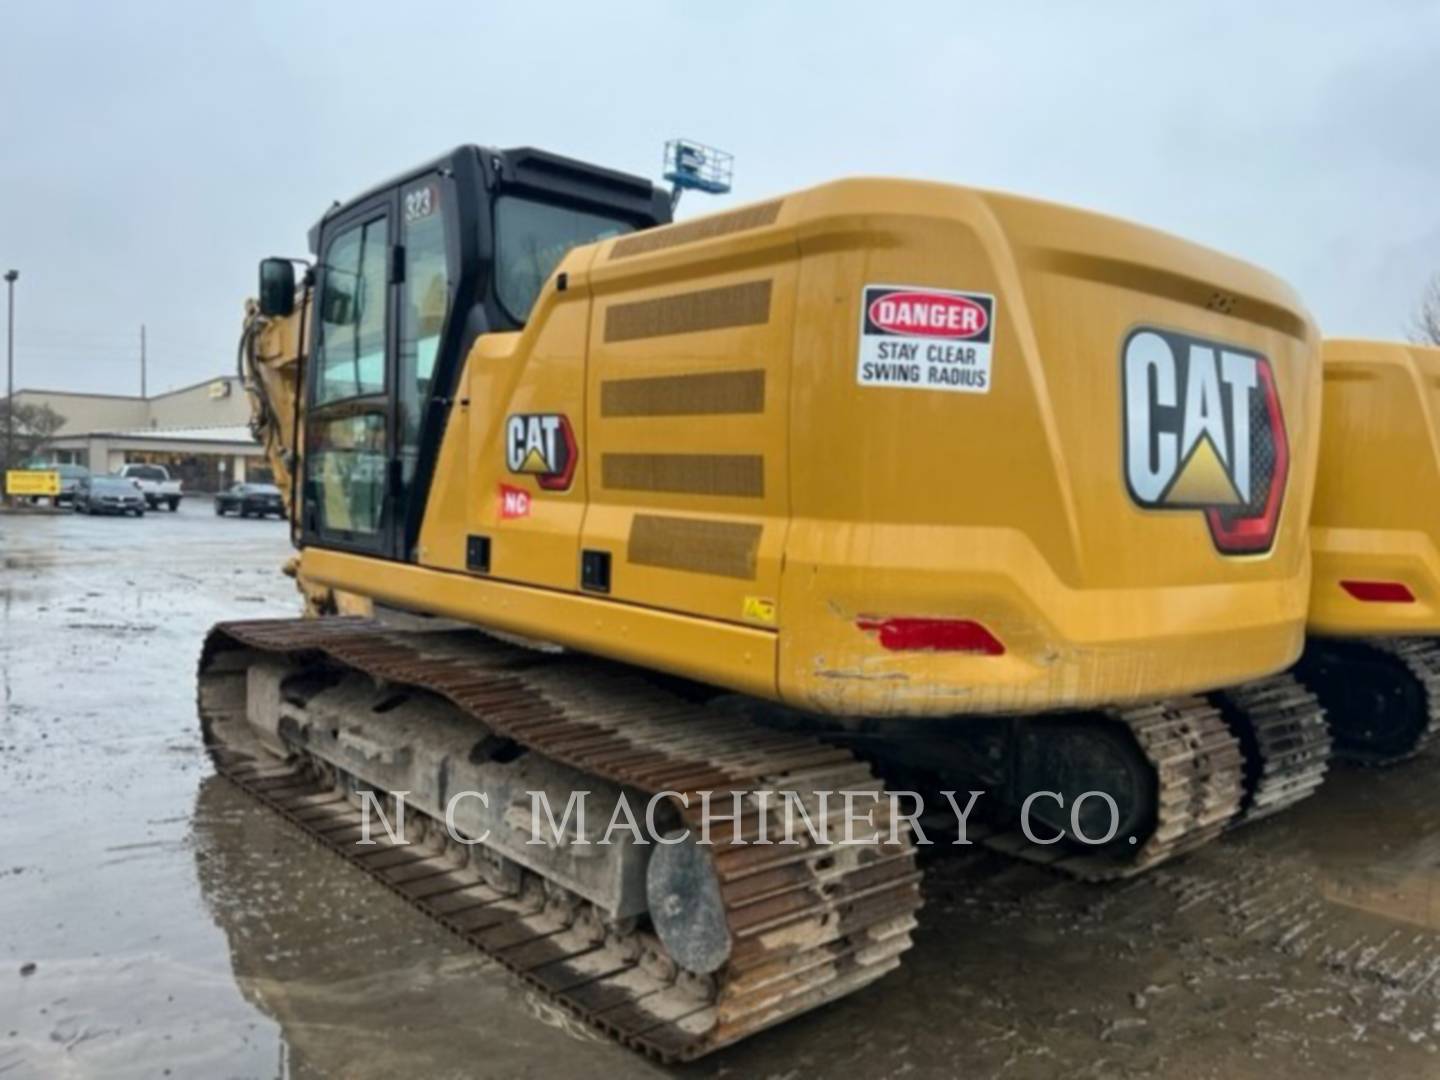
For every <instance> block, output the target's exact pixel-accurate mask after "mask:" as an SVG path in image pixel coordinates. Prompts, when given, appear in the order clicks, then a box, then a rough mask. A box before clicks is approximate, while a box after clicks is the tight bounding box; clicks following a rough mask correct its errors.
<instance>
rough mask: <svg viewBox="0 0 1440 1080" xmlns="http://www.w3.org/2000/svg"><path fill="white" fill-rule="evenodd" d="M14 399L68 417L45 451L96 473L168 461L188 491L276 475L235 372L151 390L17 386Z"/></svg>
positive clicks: (167, 463)
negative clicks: (141, 393)
mask: <svg viewBox="0 0 1440 1080" xmlns="http://www.w3.org/2000/svg"><path fill="white" fill-rule="evenodd" d="M15 404H16V405H17V406H20V405H48V406H49V407H50V408H52V409H54V410H55V412H56V413H58V414H59V415H60V416H61V417H63V418H64V420H65V423H64V425H63V426H62V427H61V428H60V430H59V433H58V435H57V436H56V438H55V439H54V440H53V441H52V442H51V443H50V448H49V450H48V451H47V452H46V456H47V457H48V458H50V459H52V460H54V461H57V462H63V463H70V464H76V465H84V466H86V467H87V468H88V469H89V470H90V471H91V472H94V473H109V472H115V471H116V470H117V469H119V468H120V466H122V465H125V464H127V463H129V462H134V461H141V462H146V463H147V464H154V465H164V466H165V467H166V468H167V469H169V471H170V474H171V475H172V476H176V477H178V478H179V479H180V481H181V484H182V485H183V486H184V488H185V490H187V491H218V490H220V489H221V488H222V487H224V486H226V485H227V484H230V483H232V482H234V481H238V480H256V481H263V480H268V479H270V470H269V468H268V467H267V465H266V461H265V456H264V451H263V450H262V449H261V447H260V444H259V443H257V442H256V441H255V439H254V438H253V437H252V436H251V434H250V429H249V427H248V426H247V425H248V423H249V420H250V403H249V401H248V399H247V398H246V395H245V388H244V386H242V385H241V382H240V380H239V379H238V378H237V377H236V376H234V375H222V376H219V377H217V378H214V379H207V380H205V381H204V382H201V383H196V384H195V385H193V386H186V387H182V388H181V389H179V390H171V391H169V392H167V393H164V394H154V395H152V396H150V397H130V396H126V395H121V394H78V393H73V392H71V391H68V390H17V391H16V392H15Z"/></svg>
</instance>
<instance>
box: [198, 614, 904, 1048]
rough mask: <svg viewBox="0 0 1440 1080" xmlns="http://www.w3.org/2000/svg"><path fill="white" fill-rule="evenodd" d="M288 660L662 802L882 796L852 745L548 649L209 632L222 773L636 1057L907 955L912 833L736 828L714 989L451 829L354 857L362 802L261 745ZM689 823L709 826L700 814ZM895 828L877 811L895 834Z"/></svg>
mask: <svg viewBox="0 0 1440 1080" xmlns="http://www.w3.org/2000/svg"><path fill="white" fill-rule="evenodd" d="M277 656H280V657H288V658H291V659H293V660H294V661H296V662H298V663H300V664H325V665H332V666H341V667H344V668H348V669H351V670H355V671H359V672H364V673H366V674H368V675H370V676H371V677H373V678H375V679H376V680H381V681H383V682H385V683H387V684H393V685H397V686H412V687H418V688H423V689H424V690H427V691H429V692H430V693H432V694H436V695H438V696H440V697H442V698H445V699H448V700H449V701H450V702H451V703H452V704H453V705H454V706H455V707H456V708H458V709H460V710H463V711H464V712H466V713H467V714H469V715H470V716H472V717H473V718H474V719H475V720H476V721H477V723H479V724H483V725H484V726H485V728H487V729H488V730H490V731H491V732H494V733H496V734H498V735H501V736H503V737H505V738H508V739H511V740H513V741H514V742H515V743H518V744H520V745H522V746H524V747H527V748H529V749H530V750H532V751H534V752H536V753H539V754H542V755H545V756H547V757H550V758H552V759H553V760H556V761H559V762H562V763H564V764H566V765H569V766H572V767H574V768H576V769H580V770H582V771H584V772H586V773H589V774H591V775H595V776H597V777H603V778H605V779H607V780H609V781H611V782H613V783H616V784H620V785H624V786H626V787H628V788H631V789H637V790H639V791H641V792H646V793H651V794H653V793H658V792H661V791H677V792H686V793H698V792H700V791H704V790H711V791H716V792H725V791H749V792H754V791H772V792H777V793H778V792H784V791H793V792H796V793H797V794H798V795H799V796H800V797H801V798H805V797H806V796H807V794H808V795H813V794H814V793H815V792H818V791H837V790H862V791H864V790H872V791H878V790H879V783H878V781H875V780H874V778H873V777H872V776H871V773H870V770H869V768H868V767H867V766H865V765H863V764H861V763H859V762H857V761H856V760H855V759H854V758H853V757H852V756H851V755H850V754H849V753H848V752H847V751H845V750H841V749H837V748H835V747H831V746H826V745H824V744H822V743H820V742H817V741H816V740H813V739H810V738H807V737H803V736H797V735H789V734H782V733H777V732H773V731H767V730H763V729H760V728H757V727H755V726H753V725H752V724H750V723H749V722H748V721H745V720H743V719H740V718H737V717H734V716H727V715H724V714H723V713H719V712H717V711H715V710H710V709H706V708H704V707H703V706H697V705H693V704H690V703H687V702H685V701H682V700H680V699H678V698H676V697H675V696H673V695H671V694H669V693H666V692H665V691H663V690H660V689H658V688H656V687H655V686H654V685H653V684H651V683H649V682H646V681H644V680H642V679H640V678H638V677H636V676H635V675H633V674H630V673H628V672H625V671H623V670H619V669H616V668H615V667H613V666H610V665H604V664H600V663H598V662H591V661H586V660H579V659H576V658H570V657H567V658H553V657H540V656H537V654H534V653H531V652H525V651H522V650H519V649H516V648H514V647H512V646H509V645H505V644H502V643H499V642H495V641H493V640H491V639H488V638H485V637H483V636H480V635H463V636H457V635H448V634H447V635H440V634H416V633H400V632H395V631H393V630H388V629H386V628H384V627H383V626H380V625H378V624H376V623H373V622H370V621H368V620H358V619H315V620H301V619H296V620H276V621H266V622H247V623H227V624H222V625H220V626H218V627H216V628H215V629H214V630H213V631H212V632H211V634H210V636H209V638H208V639H207V641H206V643H205V648H204V652H203V654H202V658H201V662H200V693H199V707H200V715H201V721H202V725H203V728H204V731H205V736H206V742H207V745H208V746H209V747H210V749H211V753H212V757H213V759H214V761H215V765H216V768H217V770H218V771H219V772H220V773H221V774H222V775H224V776H226V777H227V778H228V779H230V780H231V781H233V782H234V783H236V784H237V785H239V786H240V787H241V788H243V789H244V790H246V791H247V792H249V793H250V794H252V795H254V796H255V797H256V798H257V799H259V800H260V801H261V802H263V803H265V804H266V805H267V806H270V807H271V808H273V809H274V810H276V811H277V812H279V813H280V814H282V815H284V816H285V817H286V818H287V819H288V820H289V821H291V822H293V823H294V824H295V825H296V826H298V827H299V828H301V829H303V830H304V831H305V832H306V833H307V834H309V835H310V836H311V837H313V838H314V839H315V840H316V841H317V842H319V843H320V844H322V845H323V846H325V847H327V848H328V849H330V850H331V851H333V852H335V853H336V854H339V855H341V856H343V857H344V858H345V859H347V860H348V861H349V862H350V863H351V864H352V865H355V866H357V867H359V868H360V869H363V870H365V871H366V872H367V873H369V874H370V875H371V876H372V877H374V878H376V879H377V880H378V881H380V882H382V883H383V884H385V885H386V886H387V887H388V888H390V889H391V890H393V891H394V892H395V893H397V894H398V895H400V896H402V897H403V898H405V899H406V900H407V901H408V902H409V903H410V904H412V905H413V906H414V907H415V908H417V909H418V910H420V911H422V912H424V913H425V914H427V915H429V916H430V917H431V918H432V919H435V920H436V921H437V922H439V923H440V924H441V925H443V926H445V927H447V928H448V929H450V930H451V931H453V932H454V933H456V934H458V935H459V936H461V937H462V938H464V939H465V940H466V941H468V942H470V943H471V944H473V945H475V946H477V947H478V948H480V949H482V950H484V951H485V952H486V953H488V954H489V955H491V956H493V957H495V958H496V959H497V960H499V961H500V962H501V963H503V964H505V965H506V966H507V967H508V968H510V970H512V971H514V972H515V973H516V974H518V975H520V976H521V977H522V978H524V979H525V980H526V981H527V982H529V983H530V985H532V986H533V987H535V988H536V989H537V990H539V991H541V992H543V993H545V994H546V995H547V996H548V997H549V998H551V999H552V1000H554V1001H556V1002H558V1003H559V1004H561V1005H563V1006H565V1007H566V1008H568V1009H570V1010H571V1011H572V1012H573V1013H574V1014H575V1015H577V1016H579V1017H581V1018H583V1019H584V1020H586V1021H588V1022H589V1023H591V1024H593V1025H594V1026H596V1027H597V1028H599V1029H601V1030H603V1031H605V1032H607V1033H608V1034H610V1035H612V1036H614V1037H615V1038H616V1039H619V1040H620V1041H622V1042H624V1043H625V1044H627V1045H629V1046H631V1047H633V1048H635V1049H637V1050H641V1051H643V1052H645V1053H647V1054H650V1055H652V1056H654V1057H655V1058H657V1059H660V1060H662V1061H676V1060H690V1059H693V1058H697V1057H700V1056H703V1055H704V1054H707V1053H710V1052H712V1051H714V1050H716V1049H718V1048H720V1047H722V1046H725V1045H727V1044H730V1043H733V1042H735V1041H737V1040H739V1039H742V1038H745V1037H747V1036H749V1035H752V1034H754V1033H755V1032H757V1031H760V1030H762V1029H763V1028H766V1027H769V1026H771V1025H773V1024H776V1023H779V1022H781V1021H783V1020H786V1019H788V1018H790V1017H792V1016H795V1015H797V1014H799V1013H802V1012H806V1011H808V1010H810V1009H814V1008H817V1007H819V1006H821V1005H823V1004H825V1003H826V1002H828V1001H833V1000H835V999H837V998H840V997H843V996H846V995H848V994H851V993H854V992H855V991H857V990H860V989H861V988H863V987H865V986H867V985H868V984H870V983H871V982H874V981H875V980H876V979H878V978H880V977H881V976H883V975H885V974H886V973H887V972H889V971H891V970H893V969H894V968H895V967H897V966H898V965H899V963H900V956H901V954H902V953H903V952H905V950H906V949H908V948H909V946H910V933H911V930H912V929H913V928H914V926H915V912H916V910H917V909H918V908H919V907H920V903H921V900H920V889H919V881H920V874H919V872H918V871H917V870H916V868H915V856H914V849H913V847H912V846H911V844H910V841H909V839H908V836H906V835H905V834H904V831H903V830H901V833H900V836H901V838H900V839H899V841H898V842H894V843H891V842H888V837H886V838H885V839H880V840H878V841H876V842H862V843H857V844H854V845H844V846H835V845H818V844H814V843H808V842H807V843H805V844H802V845H800V846H798V847H797V846H790V845H768V846H759V845H753V844H747V843H744V842H741V843H736V842H734V839H735V838H734V837H733V836H732V835H731V834H730V833H729V831H728V830H727V832H726V834H725V836H724V837H723V838H721V839H720V840H718V841H717V843H716V844H715V845H714V846H713V847H711V848H708V849H706V850H707V851H708V852H709V858H710V859H711V865H712V869H713V873H714V875H715V878H716V880H717V881H718V883H719V888H720V894H721V897H722V900H723V903H724V909H725V919H726V924H727V926H728V931H729V935H730V938H731V942H732V946H731V951H730V956H729V960H728V962H727V963H726V965H725V966H724V967H723V968H722V969H721V970H720V971H718V972H716V973H715V974H714V975H711V976H704V977H700V976H694V975H693V974H691V973H686V972H684V971H683V970H681V969H679V968H678V966H677V965H676V964H675V963H674V962H673V961H672V960H670V959H669V958H668V957H667V956H666V955H665V954H664V951H663V949H662V948H661V947H660V945H659V941H658V939H657V938H656V937H655V936H654V935H653V934H652V933H649V932H648V930H647V928H646V926H645V925H644V924H643V921H642V923H641V924H640V925H637V926H635V927H633V928H629V927H626V928H619V929H617V928H616V927H615V926H607V925H605V923H604V922H603V920H602V919H600V918H598V917H597V916H596V913H595V912H594V910H593V909H592V908H591V907H590V906H589V905H588V904H587V903H586V902H584V901H583V900H581V899H580V898H578V897H574V896H567V895H566V894H565V892H564V890H562V889H559V888H558V887H556V886H555V884H554V883H553V882H551V883H545V884H544V885H543V886H542V883H541V882H540V881H539V880H538V879H536V878H535V877H534V875H529V880H524V879H522V880H521V881H520V883H519V885H518V886H517V887H515V888H513V889H505V890H502V889H499V888H496V887H494V886H492V885H491V884H487V880H488V879H487V877H486V875H485V873H484V872H483V869H482V868H481V867H480V866H479V865H477V864H476V862H475V860H474V859H473V857H472V853H469V852H468V850H467V849H465V848H463V847H461V846H460V845H456V844H454V843H453V841H451V842H449V843H447V842H446V841H445V840H444V839H443V838H442V837H441V836H440V834H439V830H438V829H432V830H431V831H430V835H431V842H430V844H429V846H422V847H417V846H415V845H413V844H410V845H403V846H401V845H394V844H390V843H388V842H387V841H386V840H385V839H384V838H383V837H377V839H378V840H379V842H378V843H377V844H375V845H374V846H361V845H357V844H356V842H355V841H356V840H357V839H358V838H359V836H360V813H359V810H358V809H357V807H356V805H355V804H354V802H353V801H352V799H351V798H349V797H347V796H346V794H345V793H344V791H343V790H342V787H340V786H337V784H336V777H335V776H334V774H333V773H332V772H331V771H330V770H329V769H328V768H327V765H326V763H323V762H319V761H317V760H314V759H311V758H309V757H308V756H307V754H306V753H305V752H304V751H303V750H302V749H301V748H295V752H294V753H292V754H291V755H289V756H288V757H286V758H285V759H281V758H278V757H276V756H274V755H273V754H272V753H270V752H268V751H266V750H265V749H264V748H263V747H261V746H260V744H259V743H258V741H257V740H255V739H254V738H253V737H252V736H251V735H250V734H249V727H248V724H247V722H246V721H245V715H244V700H245V699H244V692H245V679H246V675H245V672H246V669H247V667H248V666H249V664H250V663H251V662H252V661H254V660H256V659H259V658H261V657H277ZM577 682H578V683H581V684H583V686H584V694H583V697H584V701H585V706H586V707H585V708H584V709H583V710H577V709H574V708H572V707H569V706H567V705H566V704H564V702H565V701H566V700H569V701H572V702H573V701H574V700H575V698H574V695H573V693H572V694H571V695H570V696H569V698H568V699H567V697H566V695H565V694H560V693H556V692H555V689H556V687H558V686H560V685H561V684H562V683H563V684H564V685H566V686H569V687H571V688H573V687H574V686H575V685H576V684H577ZM882 806H883V803H882ZM747 814H748V815H749V816H748V817H747V818H746V819H745V820H744V821H743V823H742V825H741V832H740V834H739V835H740V837H742V838H743V837H750V838H755V837H757V836H758V835H759V830H760V826H759V822H758V820H756V819H754V811H753V810H752V811H747ZM683 817H684V819H685V820H686V821H687V822H688V823H690V824H692V826H693V825H697V824H698V810H697V809H695V808H691V809H688V810H685V811H683ZM887 823H888V819H886V818H884V817H883V816H881V817H878V818H877V824H879V825H880V826H881V831H882V832H888V829H887V827H886V826H887ZM772 828H773V825H772ZM727 840H728V841H729V842H726V841H727ZM526 873H527V874H528V872H526Z"/></svg>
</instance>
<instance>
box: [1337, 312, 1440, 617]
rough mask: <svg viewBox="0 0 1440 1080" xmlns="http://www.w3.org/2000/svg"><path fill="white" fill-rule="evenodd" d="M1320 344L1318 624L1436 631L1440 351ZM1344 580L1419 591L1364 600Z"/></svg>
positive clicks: (1439, 607)
mask: <svg viewBox="0 0 1440 1080" xmlns="http://www.w3.org/2000/svg"><path fill="white" fill-rule="evenodd" d="M1323 354H1324V372H1325V413H1324V415H1325V423H1324V430H1323V433H1322V436H1321V442H1320V468H1319V473H1318V475H1317V478H1316V488H1315V510H1314V515H1313V518H1312V528H1311V545H1312V547H1313V549H1314V557H1315V577H1314V586H1313V592H1312V593H1311V599H1310V629H1311V630H1313V631H1315V632H1316V633H1321V634H1331V635H1342V636H1344V635H1372V634H1436V633H1440V547H1437V544H1440V349H1435V348H1427V347H1424V346H1420V345H1405V344H1401V343H1398V342H1378V341H1339V340H1337V341H1326V342H1325V343H1324V347H1323ZM1342 581H1365V582H1394V583H1400V584H1403V585H1405V586H1406V587H1407V588H1408V589H1409V590H1410V591H1411V593H1412V594H1413V595H1414V597H1415V601H1414V602H1413V603H1376V602H1365V601H1361V600H1357V599H1355V598H1354V597H1353V596H1351V595H1350V594H1349V593H1347V592H1346V591H1345V590H1344V589H1343V588H1341V585H1340V583H1341V582H1342Z"/></svg>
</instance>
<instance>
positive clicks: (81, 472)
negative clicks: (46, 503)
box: [25, 465, 90, 506]
mask: <svg viewBox="0 0 1440 1080" xmlns="http://www.w3.org/2000/svg"><path fill="white" fill-rule="evenodd" d="M25 467H26V468H27V469H33V470H35V471H36V472H55V473H59V474H60V494H59V495H55V496H53V497H52V498H51V500H50V501H51V502H52V503H54V504H55V505H56V506H64V505H65V504H66V503H73V502H74V501H75V485H76V484H78V483H79V482H80V481H81V480H83V479H84V478H85V477H87V476H89V475H90V470H89V469H87V468H85V466H84V465H27V466H25ZM42 498H45V496H43V495H35V496H32V497H31V499H30V501H31V502H32V503H38V502H39V501H40V500H41V499H42Z"/></svg>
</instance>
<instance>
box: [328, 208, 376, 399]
mask: <svg viewBox="0 0 1440 1080" xmlns="http://www.w3.org/2000/svg"><path fill="white" fill-rule="evenodd" d="M387 233H388V229H387V225H386V221H385V219H384V218H379V219H376V220H375V221H369V222H365V223H364V224H361V225H355V226H352V227H351V228H349V229H347V230H346V231H345V232H343V233H341V234H340V235H339V236H337V237H336V238H335V239H334V241H332V242H331V244H330V249H329V252H328V254H327V255H326V258H325V265H324V267H323V272H322V275H321V286H320V305H319V307H320V323H319V326H318V328H317V329H318V331H319V339H318V342H317V347H316V360H317V362H318V364H319V374H320V377H319V380H318V383H317V385H316V388H315V391H316V392H315V404H317V405H320V404H324V403H325V402H327V401H339V400H341V399H343V398H350V397H359V396H363V395H366V394H379V393H383V392H384V390H385V285H386V273H385V260H386V253H387V251H388V248H389V240H388V236H387Z"/></svg>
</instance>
